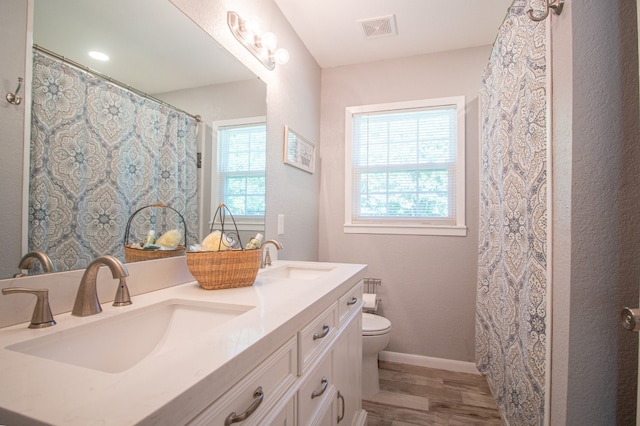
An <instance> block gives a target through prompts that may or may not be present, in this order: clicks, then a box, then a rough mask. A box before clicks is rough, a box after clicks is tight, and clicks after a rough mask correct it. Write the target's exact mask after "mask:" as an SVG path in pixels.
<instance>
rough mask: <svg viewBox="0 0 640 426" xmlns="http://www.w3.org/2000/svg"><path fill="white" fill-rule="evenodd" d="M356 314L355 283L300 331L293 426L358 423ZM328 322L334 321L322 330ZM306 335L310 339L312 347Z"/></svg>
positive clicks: (358, 311) (359, 302)
mask: <svg viewBox="0 0 640 426" xmlns="http://www.w3.org/2000/svg"><path fill="white" fill-rule="evenodd" d="M361 311H362V284H361V283H358V284H357V285H355V286H353V287H352V288H351V289H349V290H348V291H347V292H346V293H345V294H344V295H342V296H341V297H340V299H339V300H338V302H337V304H334V305H332V306H331V307H330V308H329V309H328V310H327V311H325V312H323V313H322V314H321V315H319V316H318V317H317V318H316V319H315V320H314V321H312V322H311V323H310V324H309V326H307V327H305V328H304V329H303V330H302V331H301V332H300V350H301V362H300V364H299V366H300V368H301V379H302V382H303V384H302V385H301V387H300V390H299V391H298V425H349V426H350V425H356V424H360V425H362V424H364V421H365V413H364V411H362V385H361V382H362V315H361ZM334 314H335V315H337V317H336V316H334ZM332 319H336V320H337V322H336V324H335V326H334V327H329V328H328V329H327V326H328V325H329V323H330V321H331V320H332ZM314 330H315V331H314ZM311 331H314V332H313V333H311ZM325 332H326V335H325V336H324V337H322V338H321V337H319V336H322V335H323V334H325ZM309 336H314V337H315V340H314V342H315V343H314V344H313V346H312V344H310V341H309V340H308V339H309ZM319 341H321V342H319ZM304 348H307V351H306V352H305V351H304ZM307 367H308V369H307Z"/></svg>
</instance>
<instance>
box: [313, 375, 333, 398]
mask: <svg viewBox="0 0 640 426" xmlns="http://www.w3.org/2000/svg"><path fill="white" fill-rule="evenodd" d="M327 386H329V381H328V380H327V378H326V377H324V376H322V387H321V388H320V390H319V391H313V392H312V393H311V399H313V398H317V397H319V396H320V395H322V394H323V393H324V391H326V390H327Z"/></svg>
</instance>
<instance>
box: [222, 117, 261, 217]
mask: <svg viewBox="0 0 640 426" xmlns="http://www.w3.org/2000/svg"><path fill="white" fill-rule="evenodd" d="M217 129H218V151H217V153H218V170H217V177H218V184H217V187H218V200H221V202H223V203H225V204H226V205H227V207H228V208H229V210H230V211H231V212H232V213H233V215H234V217H235V218H236V219H241V220H242V219H245V220H247V219H249V220H250V219H262V218H264V214H265V204H266V199H265V193H266V177H265V169H266V155H267V150H266V146H267V145H266V144H267V126H266V124H265V123H264V122H255V121H252V120H248V121H247V120H245V121H244V122H241V123H237V122H236V123H235V124H230V125H219V126H218V127H217ZM216 205H217V203H216Z"/></svg>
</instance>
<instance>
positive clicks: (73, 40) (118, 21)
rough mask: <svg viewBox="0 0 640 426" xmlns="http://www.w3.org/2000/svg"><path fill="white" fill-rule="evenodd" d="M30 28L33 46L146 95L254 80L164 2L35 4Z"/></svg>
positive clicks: (41, 0) (43, 0)
mask: <svg viewBox="0 0 640 426" xmlns="http://www.w3.org/2000/svg"><path fill="white" fill-rule="evenodd" d="M150 10H152V11H153V13H149V11H150ZM33 27H34V31H33V39H34V43H35V44H37V45H39V46H41V47H44V48H46V49H48V50H50V51H53V52H55V53H57V54H59V55H62V56H64V57H65V58H68V59H71V60H73V61H75V62H77V63H79V64H81V65H83V66H86V67H89V68H91V69H93V70H96V71H98V72H100V73H102V74H105V75H107V76H109V77H112V78H114V79H116V80H118V81H120V82H122V83H124V84H126V85H129V86H131V87H134V88H136V89H138V90H142V91H143V92H146V93H151V94H159V93H163V92H168V91H172V90H180V89H188V88H192V87H201V86H207V85H213V84H222V83H228V82H233V81H239V80H245V79H255V78H256V76H255V75H254V74H253V73H251V72H250V71H249V70H248V69H247V68H246V67H245V66H243V65H242V64H241V63H240V61H238V60H237V59H236V58H235V57H233V56H232V55H231V54H230V53H229V52H227V51H226V50H225V49H224V48H222V46H221V45H220V44H219V43H217V42H216V41H215V40H214V39H213V38H212V37H211V36H210V35H209V34H207V33H206V32H205V31H204V30H203V29H202V28H200V27H198V26H197V25H195V24H194V23H193V21H192V20H191V19H189V18H188V17H187V16H186V15H184V14H183V13H182V12H181V11H180V10H179V9H178V8H176V7H175V6H174V5H173V4H171V3H170V2H169V1H158V0H135V1H132V0H109V1H97V0H94V1H87V0H55V1H52V0H35V1H34V24H33ZM90 50H100V51H103V52H105V53H107V54H108V55H109V56H110V57H111V59H110V60H109V61H108V62H100V61H96V60H95V59H92V58H90V57H89V56H88V55H87V53H88V51H90Z"/></svg>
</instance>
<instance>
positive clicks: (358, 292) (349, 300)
mask: <svg viewBox="0 0 640 426" xmlns="http://www.w3.org/2000/svg"><path fill="white" fill-rule="evenodd" d="M355 310H362V281H360V282H359V283H358V284H356V285H354V286H353V287H352V288H351V289H350V290H349V291H347V292H346V293H345V294H344V296H342V297H341V298H340V300H339V301H338V318H339V320H340V325H342V324H344V321H345V320H346V319H347V318H349V315H351V312H353V311H355Z"/></svg>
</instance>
